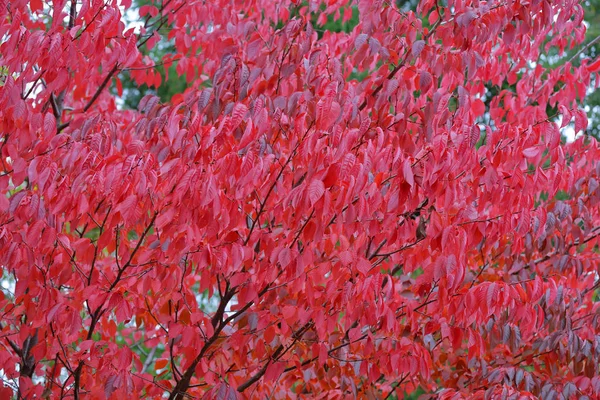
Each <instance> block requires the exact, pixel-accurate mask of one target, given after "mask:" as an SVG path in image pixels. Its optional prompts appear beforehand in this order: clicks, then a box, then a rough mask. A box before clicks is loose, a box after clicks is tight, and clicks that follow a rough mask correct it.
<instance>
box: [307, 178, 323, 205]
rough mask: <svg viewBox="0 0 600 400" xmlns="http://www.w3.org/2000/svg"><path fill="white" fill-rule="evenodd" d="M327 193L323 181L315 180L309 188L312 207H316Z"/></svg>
mask: <svg viewBox="0 0 600 400" xmlns="http://www.w3.org/2000/svg"><path fill="white" fill-rule="evenodd" d="M323 193H325V185H324V184H323V182H322V181H320V180H318V179H315V180H313V181H312V182H311V183H310V185H309V186H308V200H309V201H310V204H311V206H314V205H315V203H316V202H317V201H319V200H320V199H321V197H322V196H323Z"/></svg>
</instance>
